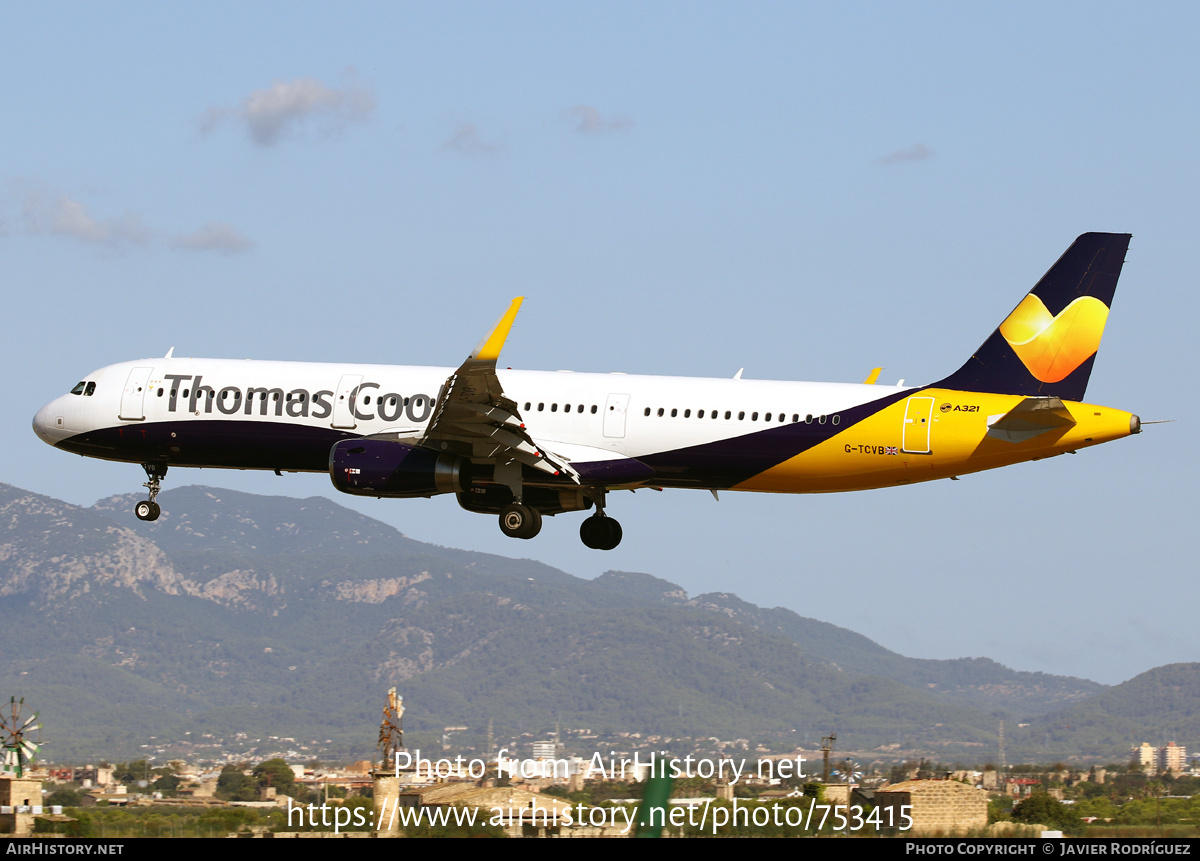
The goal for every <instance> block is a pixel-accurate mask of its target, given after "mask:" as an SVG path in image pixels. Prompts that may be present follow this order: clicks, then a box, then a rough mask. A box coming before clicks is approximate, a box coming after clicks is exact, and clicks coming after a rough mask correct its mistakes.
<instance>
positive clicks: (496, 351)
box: [471, 296, 525, 362]
mask: <svg viewBox="0 0 1200 861" xmlns="http://www.w3.org/2000/svg"><path fill="white" fill-rule="evenodd" d="M524 300H525V297H524V296H518V297H516V298H515V299H513V300H512V304H510V305H509V306H508V310H507V311H505V312H504V314H503V315H502V316H501V317H500V319H499V320H497V321H496V325H495V326H493V327H492V331H491V332H489V333H488V334H487V336H486V337H485V338H484V339H483V340H482V341H480V342H479V345H478V346H476V347H475V349H474V350H473V351H472V352H471V358H472V359H475V360H476V361H482V362H495V361H496V359H497V358H499V357H500V350H501V348H502V347H503V346H504V342H505V340H506V339H507V338H508V333H509V331H510V330H511V329H512V326H513V321H514V320H516V319H517V312H518V311H520V310H521V302H523V301H524Z"/></svg>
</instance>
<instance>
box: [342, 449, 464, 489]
mask: <svg viewBox="0 0 1200 861" xmlns="http://www.w3.org/2000/svg"><path fill="white" fill-rule="evenodd" d="M469 467H470V464H469V463H468V462H464V461H463V460H462V459H461V458H458V457H454V456H452V455H448V454H440V453H438V452H436V451H430V450H429V449H427V448H418V447H416V446H411V445H405V444H404V443H400V442H392V441H390V440H380V439H347V440H342V441H341V442H339V443H337V444H336V445H335V446H334V447H333V448H332V449H330V450H329V477H330V478H331V479H333V486H334V487H336V488H337V489H338V490H340V491H341V492H342V493H352V494H355V495H356V496H387V497H392V498H399V499H403V498H407V497H417V496H434V495H436V494H439V493H460V492H462V491H463V490H465V489H466V488H468V487H469V486H470V484H471V482H470V476H469Z"/></svg>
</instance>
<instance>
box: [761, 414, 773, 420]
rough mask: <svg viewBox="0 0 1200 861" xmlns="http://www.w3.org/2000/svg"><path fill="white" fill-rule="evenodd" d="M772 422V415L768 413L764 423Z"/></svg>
mask: <svg viewBox="0 0 1200 861" xmlns="http://www.w3.org/2000/svg"><path fill="white" fill-rule="evenodd" d="M770 420H771V414H770V413H767V414H766V415H765V416H763V421H765V422H769V421H770Z"/></svg>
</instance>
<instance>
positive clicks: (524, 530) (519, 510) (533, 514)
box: [493, 503, 542, 538]
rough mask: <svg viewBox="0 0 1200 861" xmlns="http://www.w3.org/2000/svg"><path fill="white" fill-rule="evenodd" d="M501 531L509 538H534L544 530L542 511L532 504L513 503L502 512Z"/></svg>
mask: <svg viewBox="0 0 1200 861" xmlns="http://www.w3.org/2000/svg"><path fill="white" fill-rule="evenodd" d="M493 510H494V509H493ZM500 531H501V532H503V533H504V534H505V535H507V536H508V537H509V538H533V536H535V535H537V534H538V533H539V532H541V531H542V513H541V512H540V511H538V510H537V509H536V508H533V507H531V506H528V505H522V504H520V503H513V504H512V505H510V506H508V507H507V508H505V509H504V510H503V511H501V512H500Z"/></svg>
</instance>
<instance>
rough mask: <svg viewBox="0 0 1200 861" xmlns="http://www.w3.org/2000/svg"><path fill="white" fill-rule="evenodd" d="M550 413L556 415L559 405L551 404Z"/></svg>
mask: <svg viewBox="0 0 1200 861" xmlns="http://www.w3.org/2000/svg"><path fill="white" fill-rule="evenodd" d="M550 412H552V413H556V412H558V404H551V405H550Z"/></svg>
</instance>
